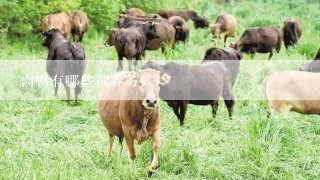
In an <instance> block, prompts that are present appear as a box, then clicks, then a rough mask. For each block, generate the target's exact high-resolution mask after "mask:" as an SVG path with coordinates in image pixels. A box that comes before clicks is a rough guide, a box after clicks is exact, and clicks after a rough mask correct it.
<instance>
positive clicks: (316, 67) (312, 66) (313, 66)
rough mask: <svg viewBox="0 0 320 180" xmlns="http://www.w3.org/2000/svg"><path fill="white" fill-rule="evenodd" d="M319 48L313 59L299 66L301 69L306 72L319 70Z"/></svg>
mask: <svg viewBox="0 0 320 180" xmlns="http://www.w3.org/2000/svg"><path fill="white" fill-rule="evenodd" d="M319 60H320V48H319V49H318V52H317V54H316V56H315V57H314V60H313V61H312V62H311V63H309V64H307V65H306V66H305V67H303V68H301V69H300V70H302V71H308V72H320V61H319Z"/></svg>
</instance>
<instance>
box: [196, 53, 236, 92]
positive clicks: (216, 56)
mask: <svg viewBox="0 0 320 180" xmlns="http://www.w3.org/2000/svg"><path fill="white" fill-rule="evenodd" d="M241 59H242V54H241V53H239V52H238V51H236V50H235V49H233V48H209V49H208V50H207V51H206V53H205V55H204V58H203V60H202V62H201V63H210V62H212V61H222V62H223V63H225V64H226V66H227V67H228V68H229V70H230V72H231V82H232V86H233V85H234V83H235V81H236V79H237V76H238V74H239V71H240V60H241Z"/></svg>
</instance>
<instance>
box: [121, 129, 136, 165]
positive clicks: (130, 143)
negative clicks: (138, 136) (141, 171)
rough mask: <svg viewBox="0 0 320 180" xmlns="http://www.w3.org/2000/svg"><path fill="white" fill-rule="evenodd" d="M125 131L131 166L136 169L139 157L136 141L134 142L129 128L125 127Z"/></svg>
mask: <svg viewBox="0 0 320 180" xmlns="http://www.w3.org/2000/svg"><path fill="white" fill-rule="evenodd" d="M123 131H124V138H125V140H126V143H127V147H128V150H129V154H130V159H131V167H132V169H133V170H134V169H135V160H136V157H137V153H136V149H135V148H134V142H133V140H134V139H133V138H132V137H131V135H130V130H129V129H123Z"/></svg>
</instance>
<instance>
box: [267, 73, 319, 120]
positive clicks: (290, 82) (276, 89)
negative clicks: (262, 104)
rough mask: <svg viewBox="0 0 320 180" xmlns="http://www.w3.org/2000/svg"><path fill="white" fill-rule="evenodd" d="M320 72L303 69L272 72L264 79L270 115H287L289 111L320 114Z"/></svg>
mask: <svg viewBox="0 0 320 180" xmlns="http://www.w3.org/2000/svg"><path fill="white" fill-rule="evenodd" d="M319 82H320V74H318V73H312V72H303V71H282V72H276V73H272V74H271V75H269V76H267V77H266V78H265V79H264V81H263V87H264V89H263V90H264V95H265V100H266V101H267V104H268V117H270V116H275V115H278V114H281V115H284V116H287V115H288V113H289V111H290V110H292V111H295V112H298V113H301V114H320V90H319V88H317V86H316V85H317V84H319Z"/></svg>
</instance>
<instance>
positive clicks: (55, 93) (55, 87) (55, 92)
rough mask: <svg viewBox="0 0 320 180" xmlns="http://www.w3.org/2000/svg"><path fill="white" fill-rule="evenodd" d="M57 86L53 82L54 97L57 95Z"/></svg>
mask: <svg viewBox="0 0 320 180" xmlns="http://www.w3.org/2000/svg"><path fill="white" fill-rule="evenodd" d="M58 84H59V83H57V82H56V81H53V86H54V96H57V95H58Z"/></svg>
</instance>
